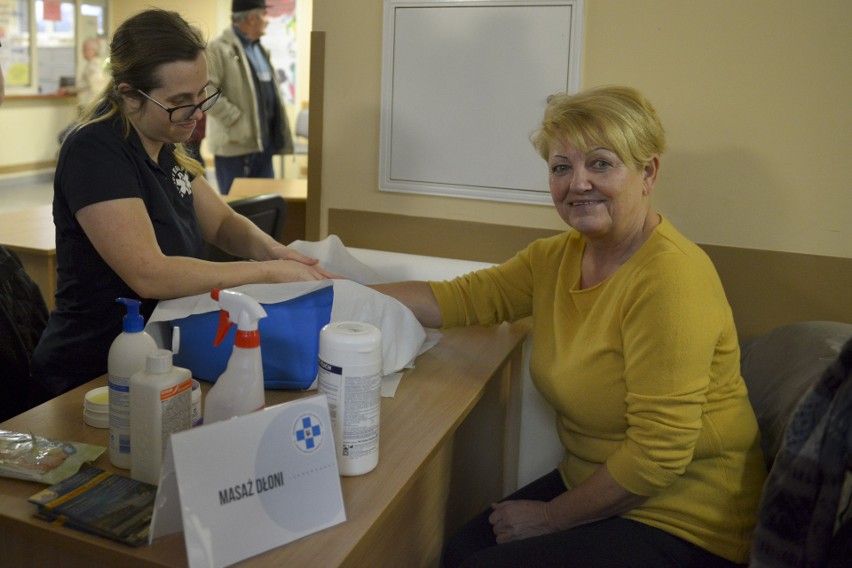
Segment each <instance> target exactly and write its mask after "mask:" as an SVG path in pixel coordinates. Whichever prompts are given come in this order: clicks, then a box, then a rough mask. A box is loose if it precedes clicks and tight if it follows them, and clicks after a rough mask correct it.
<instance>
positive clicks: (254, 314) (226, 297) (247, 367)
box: [204, 290, 266, 424]
mask: <svg viewBox="0 0 852 568" xmlns="http://www.w3.org/2000/svg"><path fill="white" fill-rule="evenodd" d="M210 296H212V297H213V299H214V300H217V301H218V302H219V305H220V306H221V307H222V310H221V311H220V312H219V329H218V331H217V333H216V339H215V341H214V342H213V344H214V345H219V344H220V343H221V342H222V340H223V339H224V338H225V334H226V333H227V332H228V329H229V328H230V327H231V325H233V324H237V335H236V338H235V340H234V348H233V351H232V352H231V358H230V359H228V365H227V366H226V367H225V371H224V372H223V373H222V374H221V375H220V376H219V378H218V379H217V380H216V384H214V385H213V387H212V388H211V389H210V392H208V393H207V398H206V399H205V401H204V424H211V423H213V422H218V421H220V420H227V419H229V418H234V417H236V416H243V415H244V414H248V413H250V412H254V411H256V410H261V409H263V407H264V406H266V397H265V394H264V390H263V364H262V359H261V353H260V332H258V330H257V322H258V320H260V319H262V318H265V317H266V311H265V310H264V309H263V307H262V306H261V305H260V304H259V303H257V301H255V300H254V299H253V298H250V297H249V296H246V295H245V294H243V293H241V292H235V291H234V290H213V291H212V292H211V293H210Z"/></svg>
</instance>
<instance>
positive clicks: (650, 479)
mask: <svg viewBox="0 0 852 568" xmlns="http://www.w3.org/2000/svg"><path fill="white" fill-rule="evenodd" d="M533 143H534V145H535V146H536V148H537V149H538V151H539V152H540V153H541V156H542V157H543V158H544V160H545V161H546V162H547V165H548V170H549V174H550V175H549V179H550V182H549V183H550V193H551V196H552V198H553V202H554V204H555V206H556V210H557V212H558V213H559V215H560V216H561V217H562V219H563V220H564V221H565V222H566V223H567V224H568V225H570V226H571V227H572V228H573V229H574V230H573V231H569V232H566V233H564V234H561V235H558V236H555V237H552V238H548V239H542V240H539V241H536V242H533V243H532V244H531V245H529V246H528V247H527V248H526V249H525V250H523V251H521V252H519V253H518V254H517V255H516V256H515V257H514V258H512V259H510V260H508V261H507V262H505V263H503V264H501V265H499V266H496V267H494V268H489V269H486V270H481V271H478V272H473V273H471V274H468V275H466V276H462V277H459V278H457V279H455V280H453V281H450V282H430V283H426V282H400V283H392V284H386V285H380V286H377V289H379V290H381V291H383V292H385V293H387V294H390V295H392V296H394V297H396V298H398V299H399V300H400V301H402V302H403V303H405V304H406V305H408V306H409V307H410V308H411V309H412V310H413V311H414V313H415V314H416V315H417V316H418V318H419V319H420V320H421V322H422V323H423V324H424V325H428V326H432V327H444V328H446V327H452V326H459V325H477V324H480V325H488V324H492V323H498V322H502V321H513V320H516V319H518V318H523V317H525V316H528V315H532V316H533V323H534V334H535V341H534V344H533V352H532V357H531V362H530V371H531V376H532V379H533V381H534V383H535V385H536V387H537V388H538V389H539V390H540V391H541V393H542V394H543V396H544V397H545V399H546V400H547V401H548V402H549V403H550V404H552V405H553V406H554V408H555V409H556V411H557V423H556V428H557V431H558V434H559V438H560V440H561V441H562V444H563V445H564V447H565V457H564V459H563V460H562V462H561V463H560V464H559V466H558V469H557V470H555V471H554V472H553V473H551V474H550V475H547V476H545V477H543V478H541V479H539V480H537V481H535V482H533V483H531V484H530V485H529V486H527V487H525V488H523V489H521V490H519V491H518V492H517V493H515V494H513V495H511V496H510V497H509V498H507V499H506V500H504V501H503V502H501V503H498V504H495V505H494V506H493V508H492V509H490V510H488V511H485V512H484V513H483V514H482V515H480V516H479V517H477V518H475V519H474V520H473V521H471V522H470V523H469V524H468V525H467V526H466V527H465V528H464V529H463V530H462V531H461V532H460V533H459V534H458V535H456V536H455V537H454V538H453V539H452V540H451V541H450V542H449V544H448V546H447V548H446V550H445V554H444V563H445V565H446V566H456V565H464V566H489V567H494V566H521V565H523V566H561V567H572V566H577V567H583V568H587V567H590V566H591V567H594V566H606V567H611V566H648V567H654V568H661V567H665V566H695V567H699V566H700V567H706V566H735V565H737V564H740V563H745V562H746V561H747V559H748V549H749V540H750V536H751V533H752V530H753V527H754V524H755V518H756V511H757V505H758V501H759V498H760V491H761V487H762V484H763V481H764V479H765V476H766V472H765V469H764V465H763V459H762V456H761V453H760V447H759V434H758V428H757V422H756V420H755V417H754V413H753V411H752V409H751V407H750V405H749V402H748V397H747V393H746V387H745V383H744V382H743V379H742V377H741V375H740V370H739V347H738V342H737V333H736V329H735V327H734V321H733V317H732V314H731V309H730V306H729V304H728V301H727V299H726V297H725V292H724V290H723V289H722V284H721V282H720V280H719V276H718V274H717V273H716V270H715V268H714V267H713V265H712V263H711V261H710V260H709V258H708V257H707V256H706V255H705V254H704V253H703V252H702V251H701V249H700V248H699V247H697V246H696V245H695V244H693V243H691V242H690V241H689V240H688V239H686V238H685V237H684V236H683V235H681V234H680V233H679V232H678V231H677V229H675V228H674V227H673V226H672V224H671V223H670V222H669V221H668V220H667V219H665V218H664V217H663V216H661V215H660V214H659V213H657V212H656V211H654V209H653V208H652V207H651V194H652V192H653V189H654V185H655V184H656V181H657V176H658V172H659V169H660V156H661V155H662V153H663V151H664V150H665V134H664V131H663V127H662V124H661V122H660V119H659V117H658V115H657V113H656V111H655V110H654V108H653V107H652V105H651V104H650V102H649V101H647V100H646V99H645V98H644V97H643V96H642V95H641V94H640V93H638V92H637V91H635V90H634V89H630V88H626V87H600V88H595V89H590V90H587V91H584V92H581V93H579V94H576V95H572V96H569V95H563V94H560V95H555V96H554V97H552V98H551V100H550V102H549V103H548V107H547V110H546V112H545V116H544V119H543V121H542V125H541V128H540V130H539V131H538V133H537V134H536V135H535V137H534V139H533Z"/></svg>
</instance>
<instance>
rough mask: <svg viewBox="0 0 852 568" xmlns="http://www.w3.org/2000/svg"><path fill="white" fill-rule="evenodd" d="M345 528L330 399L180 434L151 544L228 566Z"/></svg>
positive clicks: (166, 470)
mask: <svg viewBox="0 0 852 568" xmlns="http://www.w3.org/2000/svg"><path fill="white" fill-rule="evenodd" d="M345 520H346V512H345V511H344V508H343V493H342V491H341V488H340V476H339V475H338V470H337V458H336V455H335V452H334V441H333V439H332V430H331V420H330V418H329V414H328V404H327V402H326V399H325V395H316V396H312V397H309V398H303V399H300V400H296V401H292V402H288V403H285V404H280V405H277V406H272V407H269V408H267V409H265V410H263V411H260V412H253V413H252V414H249V415H246V416H242V417H239V418H234V419H231V420H227V421H223V422H216V423H214V424H208V425H204V426H201V427H198V428H193V429H192V430H186V431H184V432H179V433H177V434H174V435H172V437H171V441H170V444H169V447H168V449H167V450H166V456H165V459H164V463H163V468H162V471H161V472H160V485H159V489H158V492H157V502H156V506H155V509H154V518H153V520H152V522H151V535H150V539H151V540H154V539H156V538H159V537H161V536H163V535H166V534H169V533H172V532H178V531H180V530H183V531H184V533H185V540H186V551H187V558H188V560H189V566H190V567H191V568H199V567H202V566H203V567H218V566H227V565H229V564H233V563H235V562H239V561H240V560H243V559H245V558H249V557H251V556H254V555H256V554H260V553H261V552H264V551H266V550H269V549H271V548H275V547H278V546H281V545H283V544H286V543H288V542H292V541H294V540H296V539H299V538H301V537H304V536H306V535H309V534H311V533H314V532H316V531H319V530H322V529H324V528H327V527H331V526H334V525H336V524H339V523H342V522H344V521H345Z"/></svg>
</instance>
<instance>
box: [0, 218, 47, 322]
mask: <svg viewBox="0 0 852 568" xmlns="http://www.w3.org/2000/svg"><path fill="white" fill-rule="evenodd" d="M0 245H3V246H4V247H6V248H8V249H9V250H12V251H14V252H15V254H17V255H18V257H19V258H20V259H21V263H22V264H23V265H24V270H26V272H27V274H29V276H30V278H32V279H33V281H34V282H35V283H36V284H38V287H39V288H40V289H41V295H42V296H43V297H44V302H45V303H46V304H47V308H48V309H49V310H52V309H53V307H54V300H53V295H54V293H55V292H56V232H55V230H54V227H53V206H52V205H39V206H38V207H31V208H29V209H21V210H19V211H9V212H5V213H2V214H0Z"/></svg>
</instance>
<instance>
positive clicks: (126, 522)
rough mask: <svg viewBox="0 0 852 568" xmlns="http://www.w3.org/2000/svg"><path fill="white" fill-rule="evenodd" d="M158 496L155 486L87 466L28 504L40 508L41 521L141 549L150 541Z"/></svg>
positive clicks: (38, 495) (39, 493) (49, 488)
mask: <svg viewBox="0 0 852 568" xmlns="http://www.w3.org/2000/svg"><path fill="white" fill-rule="evenodd" d="M156 497H157V486H156V485H151V484H148V483H143V482H141V481H137V480H135V479H130V478H129V477H124V476H123V475H119V474H115V473H110V472H107V471H104V470H102V469H98V468H96V467H88V468H86V469H82V470H80V471H79V472H77V473H76V474H74V475H72V476H71V477H69V478H68V479H65V480H64V481H61V482H59V483H57V484H56V485H52V486H50V487H48V488H47V489H43V490H42V491H39V492H38V493H36V494H35V495H33V496H32V497H30V498H29V502H30V503H34V504H36V505H38V512H37V513H36V516H37V517H39V518H42V519H45V520H48V521H51V522H53V523H54V524H57V525H61V526H67V527H70V528H73V529H76V530H79V531H83V532H87V533H90V534H95V535H98V536H103V537H106V538H109V539H112V540H116V541H118V542H123V543H125V544H129V545H131V546H139V545H141V544H144V543H146V542H147V541H148V531H149V528H150V526H151V517H152V515H153V512H154V501H155V499H156Z"/></svg>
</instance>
